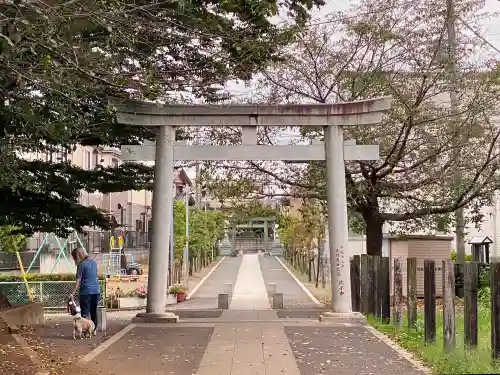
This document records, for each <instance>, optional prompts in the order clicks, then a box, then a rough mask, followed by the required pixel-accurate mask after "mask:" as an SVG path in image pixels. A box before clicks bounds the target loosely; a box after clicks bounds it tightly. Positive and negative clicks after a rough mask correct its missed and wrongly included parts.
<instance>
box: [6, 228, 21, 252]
mask: <svg viewBox="0 0 500 375" xmlns="http://www.w3.org/2000/svg"><path fill="white" fill-rule="evenodd" d="M16 230H17V228H16V227H14V226H12V225H2V226H0V251H5V252H9V253H14V252H16V251H19V249H20V248H21V246H22V244H23V243H24V241H25V236H23V235H22V234H16V233H15V232H16Z"/></svg>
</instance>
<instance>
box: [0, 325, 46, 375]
mask: <svg viewBox="0 0 500 375" xmlns="http://www.w3.org/2000/svg"><path fill="white" fill-rule="evenodd" d="M37 369H38V368H37V366H35V365H34V364H32V363H31V362H30V360H29V358H28V357H27V356H26V355H25V354H24V353H23V351H22V349H21V347H20V346H19V345H18V344H17V342H16V341H15V340H14V339H13V337H12V336H11V335H10V334H9V333H8V332H7V325H6V324H5V323H3V322H2V321H0V374H9V375H10V374H12V375H34V374H35V373H36V371H37Z"/></svg>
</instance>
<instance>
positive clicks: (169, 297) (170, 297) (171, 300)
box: [167, 294, 177, 305]
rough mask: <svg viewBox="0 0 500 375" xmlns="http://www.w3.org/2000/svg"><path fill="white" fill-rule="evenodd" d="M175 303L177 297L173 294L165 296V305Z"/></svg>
mask: <svg viewBox="0 0 500 375" xmlns="http://www.w3.org/2000/svg"><path fill="white" fill-rule="evenodd" d="M176 303H177V296H176V295H175V294H167V305H175V304H176Z"/></svg>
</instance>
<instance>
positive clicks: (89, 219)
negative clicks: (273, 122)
mask: <svg viewBox="0 0 500 375" xmlns="http://www.w3.org/2000/svg"><path fill="white" fill-rule="evenodd" d="M322 4H323V0H282V1H279V2H276V1H260V0H259V1H257V0H251V1H243V2H242V1H238V0H224V1H192V0H181V1H158V2H156V1H155V2H152V1H141V0H137V1H128V0H123V1H120V0H114V1H88V0H80V1H62V0H51V1H23V2H19V1H15V2H14V1H7V2H3V4H2V9H1V16H2V24H1V25H0V161H1V163H0V194H1V195H2V197H3V200H4V204H3V205H2V207H1V208H0V224H14V225H16V226H18V227H19V229H20V230H21V231H23V232H26V233H30V232H34V231H38V230H40V231H58V232H59V233H61V234H62V233H63V232H65V231H66V229H67V228H69V227H73V228H75V229H77V230H80V229H81V228H82V227H83V226H86V225H98V226H101V227H105V228H106V227H109V226H110V222H109V220H108V219H107V217H106V216H105V215H104V214H103V212H101V211H100V210H98V209H96V208H95V207H83V206H82V205H80V204H79V200H78V198H79V195H80V190H81V189H85V190H88V191H95V190H99V191H101V192H103V193H106V192H110V191H124V190H128V189H130V188H131V187H134V188H135V189H142V188H148V187H150V181H151V178H152V177H151V176H152V171H151V170H150V169H148V168H144V167H141V166H133V165H124V166H123V167H120V168H117V169H110V168H104V169H96V170H81V169H78V168H75V167H72V166H70V165H69V164H70V160H71V154H72V152H74V150H75V148H76V147H77V146H81V145H86V146H120V145H121V144H131V143H132V144H133V143H139V142H141V141H142V140H143V139H150V140H153V139H154V137H155V132H154V131H152V130H151V129H145V128H141V127H135V128H130V127H124V126H121V125H118V124H117V123H116V119H115V115H114V113H113V111H112V109H111V108H110V106H109V105H108V100H107V98H108V97H109V96H114V97H124V98H129V97H133V98H138V99H149V100H157V99H160V100H164V101H167V102H172V101H187V100H191V99H193V98H199V99H201V100H204V101H215V100H221V99H224V98H226V97H227V93H225V92H224V90H222V87H223V85H224V84H225V83H226V82H227V81H228V80H230V79H242V80H247V79H249V78H250V77H251V76H252V74H253V73H254V72H255V71H257V70H258V69H260V68H262V67H264V66H266V64H268V63H269V62H271V61H276V60H277V59H278V58H279V52H280V51H279V49H280V47H281V46H283V45H285V44H286V43H288V42H289V40H290V39H289V38H290V36H291V35H292V34H293V31H294V27H284V25H280V24H274V23H272V22H271V21H270V17H271V16H274V15H276V14H277V12H278V10H279V11H280V12H284V13H287V14H288V15H289V16H290V17H291V19H292V20H294V21H296V23H297V24H298V25H300V24H303V23H304V22H305V21H306V20H307V18H308V11H309V10H310V9H312V7H313V6H315V5H318V6H319V5H322ZM26 153H31V154H32V155H34V156H35V157H36V156H38V159H40V160H36V161H30V160H26V159H25V158H22V157H21V156H22V155H23V154H26ZM45 155H49V156H50V159H53V160H54V161H56V163H54V164H51V162H50V160H49V161H47V160H46V159H45V157H44V156H45Z"/></svg>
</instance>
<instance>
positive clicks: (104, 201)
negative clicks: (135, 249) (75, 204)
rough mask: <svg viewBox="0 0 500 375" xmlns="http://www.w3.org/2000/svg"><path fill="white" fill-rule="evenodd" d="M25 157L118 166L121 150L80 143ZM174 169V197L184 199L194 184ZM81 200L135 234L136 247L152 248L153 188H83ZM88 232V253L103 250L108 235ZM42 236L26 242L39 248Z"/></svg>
mask: <svg viewBox="0 0 500 375" xmlns="http://www.w3.org/2000/svg"><path fill="white" fill-rule="evenodd" d="M23 156H24V157H25V158H26V159H28V160H36V159H41V160H44V161H54V162H57V161H61V160H68V161H70V162H71V163H72V164H73V165H75V166H78V167H81V168H83V169H86V170H91V169H94V168H96V167H118V166H119V165H120V164H121V163H122V161H121V159H120V156H121V152H120V150H119V149H117V148H112V147H90V146H78V147H77V148H76V150H75V151H74V152H72V153H71V154H64V153H53V154H52V155H49V154H45V153H29V154H25V155H23ZM174 168H175V170H174V172H173V173H174V186H173V187H172V189H173V193H174V197H175V198H174V199H176V200H184V199H185V194H184V191H185V190H184V189H185V187H186V186H191V185H192V183H191V180H190V179H189V177H188V176H187V174H186V172H185V170H184V169H183V168H182V165H181V164H180V163H176V165H175V167H174ZM79 201H80V204H82V205H92V206H95V207H98V208H100V209H102V210H104V211H107V212H108V213H109V214H110V215H112V216H113V217H114V219H115V220H116V223H117V224H118V228H117V229H119V230H121V231H127V232H129V233H131V234H132V233H134V240H133V241H131V242H132V243H134V245H135V246H139V244H141V245H140V247H149V239H148V238H147V232H148V231H149V225H148V224H149V222H150V220H151V206H152V192H151V191H147V190H141V191H124V192H117V193H110V194H103V193H100V192H94V193H89V192H86V191H82V192H81V193H80V198H79ZM193 204H194V198H192V197H191V198H190V205H193ZM86 232H88V235H87V240H86V246H87V247H89V249H87V250H88V251H89V252H92V251H100V250H101V249H102V248H103V243H108V241H107V240H106V238H107V236H104V235H103V234H102V230H101V229H100V228H86ZM135 237H137V238H135ZM42 238H43V236H42V235H41V234H37V235H35V236H33V237H32V238H31V240H30V241H28V243H27V246H26V247H27V249H28V250H36V249H37V248H38V246H40V243H41V242H42ZM103 239H104V240H103ZM50 245H51V246H53V247H57V246H58V245H57V242H55V243H53V242H52V241H51V242H50Z"/></svg>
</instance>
